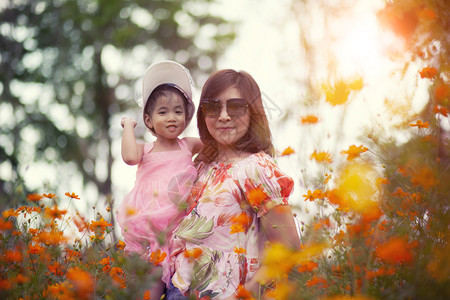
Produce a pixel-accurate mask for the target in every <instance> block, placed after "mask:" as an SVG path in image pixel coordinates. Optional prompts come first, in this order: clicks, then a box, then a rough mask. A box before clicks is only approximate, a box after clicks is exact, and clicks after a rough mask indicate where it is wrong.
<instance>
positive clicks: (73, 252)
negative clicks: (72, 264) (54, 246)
mask: <svg viewBox="0 0 450 300" xmlns="http://www.w3.org/2000/svg"><path fill="white" fill-rule="evenodd" d="M64 251H65V252H66V258H65V259H66V261H71V260H72V259H74V258H81V253H80V252H79V251H77V250H72V249H69V248H66V249H65V250H64Z"/></svg>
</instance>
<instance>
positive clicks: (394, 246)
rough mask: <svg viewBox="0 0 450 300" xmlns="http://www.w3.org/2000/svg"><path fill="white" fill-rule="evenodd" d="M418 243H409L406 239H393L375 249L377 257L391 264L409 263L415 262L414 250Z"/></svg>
mask: <svg viewBox="0 0 450 300" xmlns="http://www.w3.org/2000/svg"><path fill="white" fill-rule="evenodd" d="M416 246H417V242H412V243H408V242H407V241H406V239H405V238H401V237H393V238H391V239H390V240H388V241H387V242H385V243H382V244H380V245H379V246H378V247H377V248H376V249H375V254H376V256H377V257H378V258H379V259H381V260H382V261H384V262H387V263H391V264H402V263H409V262H411V261H412V260H413V252H412V250H413V249H414V248H415V247H416Z"/></svg>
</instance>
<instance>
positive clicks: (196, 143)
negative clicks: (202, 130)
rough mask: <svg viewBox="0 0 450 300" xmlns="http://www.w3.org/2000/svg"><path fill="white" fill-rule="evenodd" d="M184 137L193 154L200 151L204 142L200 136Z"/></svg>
mask: <svg viewBox="0 0 450 300" xmlns="http://www.w3.org/2000/svg"><path fill="white" fill-rule="evenodd" d="M184 139H185V140H186V142H187V144H188V147H189V150H190V151H191V153H192V155H194V154H197V153H199V152H200V150H202V148H203V143H202V141H201V140H200V139H199V138H194V137H186V138H184Z"/></svg>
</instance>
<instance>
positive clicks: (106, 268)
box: [98, 256, 112, 273]
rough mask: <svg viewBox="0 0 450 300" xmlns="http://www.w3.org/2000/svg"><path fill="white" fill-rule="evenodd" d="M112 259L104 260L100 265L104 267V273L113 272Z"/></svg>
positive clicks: (108, 257)
mask: <svg viewBox="0 0 450 300" xmlns="http://www.w3.org/2000/svg"><path fill="white" fill-rule="evenodd" d="M111 262H112V259H111V257H110V256H107V257H104V258H102V259H101V260H100V261H99V262H98V263H99V264H101V265H103V268H102V270H103V272H105V273H108V272H109V271H110V270H111Z"/></svg>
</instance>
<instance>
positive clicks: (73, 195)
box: [65, 193, 80, 200]
mask: <svg viewBox="0 0 450 300" xmlns="http://www.w3.org/2000/svg"><path fill="white" fill-rule="evenodd" d="M65 195H66V196H67V197H70V198H72V199H78V200H79V199H80V197H78V195H77V194H75V193H72V194H71V193H65Z"/></svg>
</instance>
